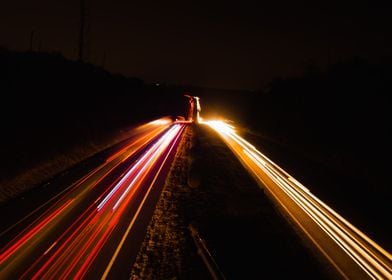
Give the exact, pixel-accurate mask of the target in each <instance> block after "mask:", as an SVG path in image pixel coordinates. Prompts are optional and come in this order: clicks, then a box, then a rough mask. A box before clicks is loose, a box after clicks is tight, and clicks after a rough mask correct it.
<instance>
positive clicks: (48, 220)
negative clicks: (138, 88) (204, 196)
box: [0, 120, 185, 279]
mask: <svg viewBox="0 0 392 280" xmlns="http://www.w3.org/2000/svg"><path fill="white" fill-rule="evenodd" d="M184 126H185V125H184V124H172V125H170V123H169V121H168V120H167V121H166V120H162V121H157V122H151V123H149V124H147V125H144V128H143V129H139V130H138V133H139V135H138V136H137V137H134V139H132V142H129V143H127V144H126V146H125V148H121V150H120V151H117V152H116V153H115V154H114V155H112V156H110V157H109V158H108V159H107V160H106V161H105V162H104V163H103V164H102V165H100V166H99V167H97V168H96V169H95V170H93V171H91V172H89V173H88V174H87V175H86V176H85V177H83V178H82V179H80V180H78V181H77V182H76V183H75V184H74V185H72V186H70V187H68V188H67V189H66V191H63V192H61V193H60V194H59V195H57V196H56V200H57V202H55V203H54V205H52V206H50V207H49V208H48V209H47V210H45V211H44V213H43V214H41V215H40V216H39V217H38V218H37V219H36V220H35V221H34V222H33V223H32V224H31V226H30V227H28V228H27V229H26V230H24V231H23V232H21V233H20V234H19V235H17V236H16V237H15V238H14V239H13V240H11V241H10V242H9V243H8V244H7V245H6V246H5V247H3V248H2V249H1V251H0V252H1V255H0V256H1V259H0V260H1V262H0V264H1V266H0V278H3V277H5V278H7V277H12V275H14V274H15V273H16V274H17V275H19V273H20V274H21V276H20V277H18V278H20V279H26V278H29V279H43V278H48V277H49V278H53V277H55V278H59V279H65V278H68V277H71V278H75V277H76V278H78V277H82V276H83V275H85V273H86V271H87V270H88V269H89V267H90V266H91V264H92V262H93V261H94V260H95V259H96V257H97V255H98V254H99V252H100V250H101V249H102V247H103V246H104V245H105V244H106V243H107V240H108V239H109V238H110V236H111V233H112V232H113V230H114V229H115V228H116V227H117V225H118V224H119V222H120V219H123V218H122V217H123V214H124V212H125V211H128V210H127V209H128V208H129V207H128V204H129V203H130V202H131V198H132V196H133V194H134V193H135V192H136V190H138V189H140V188H139V186H142V184H143V180H144V178H146V177H147V174H148V176H150V177H151V176H152V175H153V174H149V173H151V172H154V171H155V170H156V169H154V168H155V167H154V166H156V165H157V163H159V164H163V163H162V162H161V158H162V157H165V160H166V158H167V156H168V151H172V147H173V145H174V143H175V142H176V141H177V140H178V139H179V137H180V135H181V132H182V131H183V128H184ZM165 130H166V132H164V131H165ZM162 132H163V134H162ZM158 136H159V137H158ZM154 138H155V143H153V142H152V140H153V139H154ZM173 139H175V140H173ZM148 143H151V145H152V147H151V148H149V149H148V150H147V152H145V153H143V155H142V156H141V157H139V159H138V160H137V161H136V163H134V164H133V167H135V166H136V168H133V169H132V172H130V171H128V172H127V173H126V174H132V176H126V175H124V177H122V179H121V180H120V181H119V183H117V184H114V183H113V184H111V186H110V187H109V188H106V189H105V190H104V192H103V193H98V192H96V193H97V195H98V198H96V199H95V198H94V200H93V201H94V202H93V203H91V204H89V205H87V206H88V207H87V208H86V209H85V210H84V211H82V212H81V213H80V214H77V216H76V217H75V219H74V220H73V221H72V220H71V221H72V222H71V223H70V226H68V228H65V231H63V232H62V233H61V232H59V234H57V233H56V234H53V232H52V228H53V229H55V228H56V227H57V226H58V225H60V224H61V223H63V224H62V226H64V225H65V224H64V222H62V221H63V220H64V218H66V217H67V216H68V219H69V218H70V216H69V213H71V211H70V210H69V209H71V210H72V209H74V208H75V207H76V206H78V207H80V206H81V207H84V206H82V205H83V204H82V202H85V199H84V196H86V197H87V194H89V193H90V191H91V190H92V189H93V188H94V187H95V186H96V185H97V184H98V183H100V182H102V181H103V179H104V178H106V177H108V176H109V175H110V173H111V171H113V170H114V169H115V168H117V166H119V165H120V163H122V162H124V160H126V159H128V158H129V157H130V156H132V155H133V154H135V153H136V152H138V151H139V150H141V148H142V147H144V146H146V145H147V144H148ZM153 167H154V168H153ZM159 170H161V168H160V169H159ZM143 173H144V174H143ZM131 179H132V182H131V183H130V184H128V183H127V182H128V181H130V180H131ZM121 183H122V184H123V185H126V186H128V188H126V189H125V190H124V193H123V192H120V193H119V192H118V188H115V187H113V186H117V185H119V184H121ZM136 184H137V185H136ZM102 186H103V185H102ZM131 187H132V189H133V190H132V191H130V189H131ZM101 188H102V187H101ZM113 190H114V191H113ZM116 191H117V192H116ZM120 191H121V190H120ZM99 192H101V191H99ZM82 198H83V199H82ZM66 199H68V200H67V201H66V202H65V200H66ZM99 201H101V203H100V205H101V206H100V209H99V211H97V203H98V202H99ZM103 201H104V202H103ZM110 201H111V202H110ZM102 202H103V203H102ZM109 202H110V207H109V208H107V210H105V211H104V209H105V208H106V207H105V205H108V204H109ZM71 204H72V207H69V205H71ZM120 205H121V207H120ZM75 209H76V208H75ZM115 210H116V211H115ZM37 211H38V210H37ZM77 211H79V210H77ZM65 212H66V213H65ZM72 213H75V211H74V210H72ZM60 216H61V217H60ZM19 223H20V222H18V223H17V224H19ZM53 223H56V224H53ZM13 227H15V226H13ZM13 227H10V228H9V229H7V230H6V231H4V232H3V233H2V234H5V233H6V232H8V231H9V230H11V229H12V228H13ZM54 236H57V237H56V239H53V241H52V242H50V243H49V244H48V245H47V247H46V248H44V247H43V246H40V244H41V243H42V242H48V241H49V240H50V239H48V238H53V237H54ZM35 247H37V248H39V250H42V253H41V255H39V253H38V257H36V258H35V260H34V261H33V263H32V264H30V266H29V267H27V268H23V270H20V269H17V268H16V266H15V265H18V266H22V265H23V266H25V263H26V265H27V263H28V262H29V259H30V258H31V257H30V255H31V254H35V255H37V252H38V251H37V252H36V250H35ZM24 248H28V250H24Z"/></svg>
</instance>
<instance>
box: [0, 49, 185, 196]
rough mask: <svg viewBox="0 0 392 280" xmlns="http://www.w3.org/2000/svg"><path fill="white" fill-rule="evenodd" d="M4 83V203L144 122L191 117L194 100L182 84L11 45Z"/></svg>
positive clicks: (1, 62)
mask: <svg viewBox="0 0 392 280" xmlns="http://www.w3.org/2000/svg"><path fill="white" fill-rule="evenodd" d="M0 87H1V93H2V97H1V98H2V100H1V102H0V106H1V108H0V119H1V131H2V133H1V135H2V137H1V145H0V156H1V166H0V186H1V191H0V193H1V199H0V201H5V200H8V199H9V198H10V197H14V196H15V195H18V194H19V193H21V192H23V191H24V190H26V189H28V188H31V187H32V186H33V185H34V184H37V183H40V182H42V181H43V180H46V179H48V178H49V177H50V176H53V175H54V174H55V173H58V172H60V171H62V170H64V169H65V168H67V167H69V166H70V165H72V164H75V163H77V162H78V161H80V160H82V159H84V158H86V157H88V156H90V155H91V154H93V153H96V152H98V151H100V150H101V149H103V148H105V147H107V146H108V145H111V144H114V142H116V141H120V140H121V139H122V138H124V137H126V134H127V131H128V130H130V129H131V128H132V127H133V126H136V125H137V124H139V123H143V122H145V121H149V120H152V119H155V118H159V117H162V116H167V115H173V116H176V115H184V113H185V109H186V102H187V100H186V99H185V98H184V97H183V96H182V94H183V93H182V92H180V90H178V89H175V88H169V87H156V86H150V85H146V84H144V82H143V81H142V80H140V79H138V78H128V77H124V76H122V75H115V74H111V73H109V72H107V71H105V70H104V69H102V68H99V67H96V66H94V65H91V64H82V63H78V62H75V61H71V60H68V59H65V58H64V57H63V56H62V55H60V54H48V53H33V52H28V53H21V52H12V51H8V50H5V49H0ZM32 170H35V171H34V172H33V171H32Z"/></svg>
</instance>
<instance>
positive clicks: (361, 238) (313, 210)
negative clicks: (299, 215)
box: [202, 121, 392, 279]
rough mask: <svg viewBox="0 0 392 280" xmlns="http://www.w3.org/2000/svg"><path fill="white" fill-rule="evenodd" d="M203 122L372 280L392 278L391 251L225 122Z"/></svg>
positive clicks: (249, 168)
mask: <svg viewBox="0 0 392 280" xmlns="http://www.w3.org/2000/svg"><path fill="white" fill-rule="evenodd" d="M202 123H204V124H206V125H208V126H210V127H211V128H213V129H214V130H215V131H217V132H218V133H219V134H220V135H221V136H222V138H223V140H224V141H225V142H226V143H227V144H228V146H229V147H230V149H231V150H232V151H233V152H234V154H235V155H236V156H237V157H239V158H240V159H242V161H243V163H244V164H245V166H247V169H248V170H249V171H251V172H254V173H255V175H256V177H257V178H259V179H260V180H262V179H261V178H260V176H259V175H258V174H257V173H258V172H260V171H258V170H257V169H255V168H254V167H251V166H249V164H248V163H247V162H246V159H245V158H244V156H243V155H245V156H246V157H247V158H248V159H249V160H251V162H253V163H254V164H255V165H256V166H257V167H258V168H259V169H260V170H261V171H262V173H263V174H266V175H268V177H269V178H270V180H272V182H274V183H275V185H276V186H278V187H279V188H280V189H281V190H282V191H283V192H284V193H286V195H287V197H289V198H291V199H292V200H293V201H294V202H295V203H296V204H297V205H298V206H299V207H300V208H301V209H302V210H303V211H304V212H305V213H306V214H307V215H308V216H309V217H310V218H311V219H312V220H313V221H314V222H315V223H316V224H317V225H319V227H320V228H322V229H323V230H324V232H325V233H326V234H327V235H328V236H330V238H331V239H332V240H334V241H335V243H336V244H337V245H338V246H340V247H341V249H342V250H343V251H344V252H346V254H347V255H349V256H350V257H351V259H352V260H353V261H354V262H355V263H357V265H358V266H359V267H361V268H362V269H363V270H364V271H365V272H366V273H367V274H368V275H369V277H371V278H372V279H392V264H391V262H392V257H391V254H390V253H389V252H387V251H386V250H384V249H383V248H382V247H381V246H379V245H378V244H377V243H376V242H374V241H373V240H371V239H370V238H369V237H368V236H366V235H365V234H364V233H362V232H361V231H360V230H359V229H357V228H356V227H355V226H353V225H352V224H350V223H349V222H348V221H347V220H345V219H344V218H343V217H341V216H340V215H339V214H337V213H336V212H335V211H334V210H333V209H331V208H330V207H329V206H328V205H326V204H325V203H323V202H322V201H321V200H320V199H318V198H317V197H316V196H314V195H313V194H312V193H311V192H310V191H309V190H308V189H307V188H306V187H304V186H303V185H302V184H301V183H299V182H298V181H297V180H296V179H294V178H293V177H291V176H290V175H289V174H288V173H287V172H285V171H284V170H283V169H282V168H280V167H279V166H277V165H276V164H275V163H273V162H272V161H271V160H270V159H269V158H267V157H266V156H265V155H263V154H262V153H261V152H259V151H258V150H257V149H256V148H255V147H254V146H253V145H252V144H250V143H249V142H247V141H246V140H245V139H243V138H242V137H240V136H239V135H237V134H236V132H235V129H234V127H232V126H229V125H227V124H225V123H224V122H222V121H203V122H202ZM236 145H239V146H240V147H241V149H238V148H237V147H236ZM241 153H242V154H241Z"/></svg>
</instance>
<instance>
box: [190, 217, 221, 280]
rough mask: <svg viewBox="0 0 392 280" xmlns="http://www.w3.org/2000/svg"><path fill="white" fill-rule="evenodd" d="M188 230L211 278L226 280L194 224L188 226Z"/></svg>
mask: <svg viewBox="0 0 392 280" xmlns="http://www.w3.org/2000/svg"><path fill="white" fill-rule="evenodd" d="M188 229H189V231H190V233H191V236H192V238H193V241H194V242H195V245H196V247H197V253H198V254H199V255H200V257H201V258H202V260H203V262H204V264H205V265H206V267H207V269H208V272H209V273H210V274H211V277H212V278H213V279H214V280H225V279H226V278H225V276H224V275H223V273H222V271H221V270H220V269H219V267H218V264H217V263H216V262H215V260H214V258H213V257H212V255H211V253H210V251H209V250H208V248H207V245H206V243H205V241H204V240H203V239H202V238H201V237H200V235H199V232H198V231H197V230H196V228H195V227H194V226H193V225H192V224H190V225H189V226H188Z"/></svg>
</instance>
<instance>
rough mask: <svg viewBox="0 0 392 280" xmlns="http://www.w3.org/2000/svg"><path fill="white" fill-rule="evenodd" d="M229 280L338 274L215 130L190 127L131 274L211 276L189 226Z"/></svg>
mask: <svg viewBox="0 0 392 280" xmlns="http://www.w3.org/2000/svg"><path fill="white" fill-rule="evenodd" d="M190 224H192V225H193V226H194V228H195V229H196V230H197V231H198V233H199V235H200V237H201V238H202V239H203V240H204V242H205V244H206V246H207V248H208V251H209V252H210V254H211V255H212V257H213V260H214V261H215V262H216V264H217V265H218V267H219V269H220V271H221V272H222V273H223V274H224V277H225V278H226V279H293V278H294V279H334V276H333V274H332V273H331V271H330V270H329V268H328V267H325V264H323V263H321V262H320V261H319V259H318V258H317V256H316V255H315V254H314V252H313V251H312V250H311V249H310V248H308V247H307V246H306V245H304V242H303V241H302V240H301V238H300V237H299V236H298V235H297V234H296V232H295V230H293V228H292V227H291V226H290V224H289V223H287V221H286V219H285V218H284V217H283V216H282V215H281V214H280V212H279V211H278V210H277V208H276V207H275V206H274V204H273V203H272V202H271V201H270V200H269V198H268V197H267V196H266V195H265V194H264V192H263V190H262V189H261V188H260V187H259V186H258V185H257V183H256V182H255V181H254V180H253V178H252V177H251V176H250V175H249V174H248V173H247V172H246V171H245V169H244V168H243V167H242V165H241V163H240V162H239V161H238V160H237V159H236V158H235V157H234V156H233V154H232V152H231V151H230V150H229V149H228V148H227V147H226V145H225V144H224V143H223V142H222V141H221V140H220V138H219V137H217V135H216V134H215V133H214V132H213V131H211V130H210V129H209V128H207V127H203V126H197V125H195V126H192V127H188V128H187V130H186V131H185V135H184V137H183V139H182V143H181V145H180V147H179V150H178V152H177V156H176V160H175V161H174V163H173V165H172V168H171V171H170V173H169V176H168V178H167V180H166V183H165V187H164V190H163V193H162V195H161V197H160V199H159V201H158V203H157V207H156V210H155V212H154V215H153V218H152V220H151V222H150V224H149V227H148V230H147V234H146V237H145V240H144V242H143V245H142V247H141V249H140V251H139V254H138V257H137V260H136V262H135V264H134V265H133V269H132V274H131V277H130V278H131V279H211V278H212V277H211V275H210V273H209V271H208V270H207V268H206V265H205V263H204V262H203V261H202V258H201V256H200V255H199V254H198V251H197V248H196V246H195V243H194V241H193V239H192V237H191V234H190V231H189V229H188V226H189V225H190Z"/></svg>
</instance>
